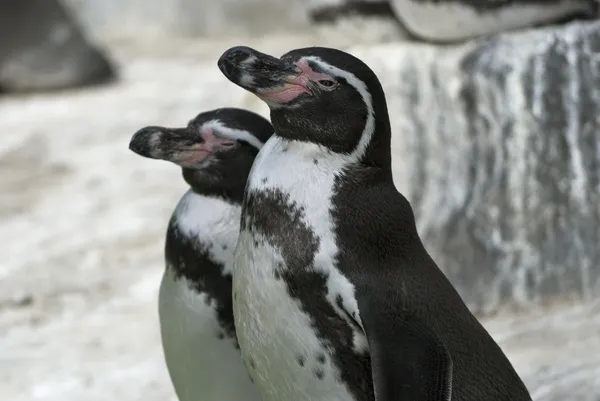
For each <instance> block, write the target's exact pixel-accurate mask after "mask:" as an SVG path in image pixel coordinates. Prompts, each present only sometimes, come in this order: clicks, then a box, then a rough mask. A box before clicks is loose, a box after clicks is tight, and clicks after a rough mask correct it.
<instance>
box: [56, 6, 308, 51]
mask: <svg viewBox="0 0 600 401" xmlns="http://www.w3.org/2000/svg"><path fill="white" fill-rule="evenodd" d="M64 1H65V4H66V5H68V6H69V7H70V8H71V9H72V10H73V11H74V12H75V13H76V15H77V16H78V18H79V19H80V20H81V21H82V23H83V24H84V26H85V27H86V30H89V32H91V33H93V34H94V35H95V36H96V37H101V38H106V39H111V40H112V39H118V40H120V41H131V42H143V41H148V40H150V41H155V40H166V41H169V40H172V39H173V38H177V39H179V38H184V39H185V38H198V37H204V38H209V37H211V38H215V37H223V36H226V37H229V36H247V35H262V34H266V33H269V32H272V31H301V30H304V29H308V28H309V26H310V23H309V20H308V14H307V13H306V6H305V4H304V0H290V1H281V0H220V1H214V0H64Z"/></svg>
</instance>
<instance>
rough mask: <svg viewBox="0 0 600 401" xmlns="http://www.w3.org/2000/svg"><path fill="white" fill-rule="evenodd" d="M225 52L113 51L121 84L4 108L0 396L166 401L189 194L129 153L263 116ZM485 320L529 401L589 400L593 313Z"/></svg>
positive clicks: (161, 169) (597, 372)
mask: <svg viewBox="0 0 600 401" xmlns="http://www.w3.org/2000/svg"><path fill="white" fill-rule="evenodd" d="M234 43H236V42H233V41H232V42H226V41H225V42H223V43H212V44H196V45H195V46H175V45H174V46H172V47H170V48H164V47H163V50H162V51H161V54H160V55H152V53H156V51H154V50H153V49H152V48H151V46H149V47H148V49H146V51H140V50H139V49H138V51H137V54H136V55H133V56H132V55H129V56H125V55H124V54H125V53H123V54H116V55H115V57H116V58H117V59H118V60H120V61H121V64H122V66H123V67H122V71H121V75H122V78H123V79H122V81H121V82H119V83H118V84H114V85H110V86H105V87H97V88H93V89H88V90H77V91H68V92H63V93H59V94H51V95H33V96H20V97H6V98H2V99H0V127H2V134H1V135H0V223H1V224H0V247H1V248H0V254H1V255H2V256H1V258H0V400H11V401H33V400H39V401H58V400H60V401H65V400H86V401H108V400H114V399H122V400H145V401H159V400H160V401H170V400H174V399H175V398H174V395H173V391H172V389H171V386H170V383H169V380H168V377H167V373H166V370H165V367H164V363H163V360H162V355H161V349H160V341H159V333H158V325H157V311H156V297H157V290H158V284H159V279H160V275H161V273H162V267H163V265H162V246H163V236H164V231H165V226H166V222H167V219H168V216H169V214H170V213H171V210H172V208H173V207H174V205H175V202H176V201H177V199H178V198H179V196H180V195H181V194H182V193H183V191H184V184H183V182H182V180H181V179H180V176H179V170H178V169H177V168H176V167H175V166H172V165H170V164H167V163H165V162H158V161H152V160H146V159H142V158H140V157H138V156H136V155H134V154H133V153H131V152H130V151H129V150H128V147H127V145H128V142H129V139H130V137H131V135H132V134H133V133H134V132H135V131H136V130H137V129H138V128H141V127H142V126H145V125H151V124H161V125H167V124H174V125H180V124H185V123H186V122H187V121H188V120H189V119H191V118H192V117H193V116H194V115H195V114H196V113H197V112H199V111H202V110H205V109H208V108H213V107H219V106H224V105H237V106H243V107H248V108H251V109H254V110H257V111H261V112H263V113H264V112H265V108H264V106H263V105H262V104H261V103H259V102H258V101H257V100H256V99H255V98H254V97H252V96H250V95H248V94H246V93H245V92H243V91H242V90H241V89H238V88H236V87H233V86H232V85H231V84H229V83H228V82H227V81H226V80H225V79H224V78H223V77H222V76H221V75H220V73H219V72H218V70H217V69H216V66H215V63H216V55H217V54H219V53H220V52H221V51H222V50H223V49H224V48H226V46H228V45H232V44H234ZM237 43H239V41H237ZM246 43H248V42H246ZM302 44H307V42H305V39H303V38H288V39H285V40H282V39H280V40H278V41H277V43H263V45H262V46H261V49H265V50H266V51H272V50H274V51H276V52H278V53H281V52H282V51H284V50H286V49H287V48H291V47H295V46H296V45H302ZM485 325H486V327H488V329H489V330H490V331H491V333H492V334H493V336H494V337H495V338H496V339H497V340H498V341H499V342H500V344H501V345H502V347H503V348H504V349H505V350H506V352H507V353H508V355H509V357H510V359H511V360H512V361H513V362H514V364H515V366H516V368H517V370H518V371H519V372H520V373H521V374H522V376H523V378H524V380H525V381H526V383H527V385H528V386H529V388H530V389H531V391H532V395H533V397H534V399H535V400H547V401H550V400H556V401H558V400H567V401H568V400H573V401H575V400H582V401H588V400H589V401H592V400H593V401H598V400H600V303H595V304H589V305H585V306H571V307H564V308H562V309H555V310H552V311H543V312H542V311H540V312H537V313H535V314H531V315H527V316H508V317H496V318H493V319H488V320H486V321H485Z"/></svg>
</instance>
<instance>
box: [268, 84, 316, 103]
mask: <svg viewBox="0 0 600 401" xmlns="http://www.w3.org/2000/svg"><path fill="white" fill-rule="evenodd" d="M303 93H308V94H309V95H312V92H311V91H310V90H309V89H308V88H306V87H304V86H303V85H302V84H300V83H298V84H296V83H291V82H290V83H286V84H285V85H284V86H283V87H281V88H275V89H269V90H266V91H262V92H260V93H259V94H258V96H259V97H260V98H261V99H263V100H270V101H273V102H275V103H289V102H291V101H292V100H294V99H295V98H297V97H298V96H300V95H301V94H303Z"/></svg>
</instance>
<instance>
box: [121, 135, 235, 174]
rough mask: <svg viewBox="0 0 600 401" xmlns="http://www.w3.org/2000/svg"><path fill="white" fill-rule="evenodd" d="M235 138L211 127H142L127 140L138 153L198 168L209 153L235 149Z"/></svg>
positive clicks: (133, 150)
mask: <svg viewBox="0 0 600 401" xmlns="http://www.w3.org/2000/svg"><path fill="white" fill-rule="evenodd" d="M236 145H237V141H235V140H233V139H228V138H223V137H220V136H217V135H215V133H214V131H213V130H210V129H201V130H200V131H198V130H197V129H195V128H194V127H187V128H166V127H158V126H150V127H144V128H142V129H140V130H139V131H137V132H136V133H135V134H134V135H133V137H132V138H131V141H130V142H129V149H130V150H131V151H132V152H134V153H137V154H138V155H140V156H143V157H147V158H150V159H162V160H167V161H170V162H172V163H175V164H177V165H179V166H181V167H187V168H194V167H199V166H200V163H201V162H202V161H203V160H205V159H206V158H207V157H208V156H211V155H214V154H215V153H218V152H222V151H225V150H230V149H233V148H235V147H236Z"/></svg>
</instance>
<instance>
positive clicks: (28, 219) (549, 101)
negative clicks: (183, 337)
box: [0, 0, 600, 401]
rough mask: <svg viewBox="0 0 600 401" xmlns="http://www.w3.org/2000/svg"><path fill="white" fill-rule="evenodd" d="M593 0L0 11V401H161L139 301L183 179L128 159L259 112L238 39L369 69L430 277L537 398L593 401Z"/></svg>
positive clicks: (95, 5) (149, 316)
mask: <svg viewBox="0 0 600 401" xmlns="http://www.w3.org/2000/svg"><path fill="white" fill-rule="evenodd" d="M469 4H471V5H469ZM597 6H598V4H597V3H596V1H595V0H546V1H535V2H534V1H533V0H531V1H528V0H520V1H515V2H497V1H485V0H482V1H480V2H470V1H467V0H462V1H459V0H456V1H448V2H437V3H433V2H428V1H426V0H390V2H388V1H367V0H363V1H353V0H304V1H302V0H294V1H286V2H282V1H276V0H244V1H241V0H223V1H210V0H197V1H194V0H164V1H160V2H158V1H141V0H119V1H117V0H64V2H58V1H57V0H0V127H1V128H2V134H1V135H0V221H1V224H0V247H1V248H0V250H1V252H0V255H2V256H1V257H0V400H4V399H6V400H11V401H26V400H27V401H29V400H43V401H51V400H52V401H54V400H59V399H60V400H81V399H85V400H92V401H95V400H98V401H104V400H112V399H115V398H116V397H119V398H123V399H145V400H150V401H154V400H156V401H159V400H165V401H166V400H169V401H170V400H174V399H175V398H174V395H173V392H172V389H171V385H170V382H169V380H168V376H167V373H166V370H165V368H164V363H163V360H162V354H161V349H160V341H159V336H158V321H157V313H156V297H157V289H158V284H159V279H160V275H161V274H162V268H163V262H162V247H163V240H164V231H165V228H166V223H167V220H168V217H169V215H170V213H171V211H172V209H173V207H174V205H175V202H176V201H177V200H178V199H179V197H180V195H181V194H182V193H183V191H184V188H185V185H184V183H183V181H182V180H181V179H180V178H179V170H178V168H177V167H175V166H171V165H168V164H166V163H165V164H162V163H158V162H156V161H150V160H145V159H141V158H139V157H138V156H136V155H133V154H132V153H130V152H129V150H128V146H127V145H128V142H129V139H130V137H131V135H132V134H133V133H134V132H135V131H136V130H137V129H138V128H140V127H142V126H145V125H150V124H160V125H169V124H173V125H176V124H183V123H185V122H187V121H188V120H189V119H191V118H192V117H193V116H195V115H196V114H197V113H198V112H200V111H203V110H206V109H209V108H215V107H221V106H238V107H246V108H249V109H252V110H255V111H258V112H260V113H262V114H265V115H266V114H267V109H266V107H265V106H264V105H263V104H262V103H261V102H260V101H258V100H257V99H256V98H255V97H253V96H252V95H249V94H248V93H246V92H244V91H243V90H241V89H239V88H237V87H235V86H233V85H231V84H230V83H229V82H228V81H227V80H226V79H225V78H224V77H222V75H221V74H220V72H219V71H218V70H217V68H216V59H217V58H218V56H219V55H220V54H221V53H222V52H223V51H224V50H225V49H226V48H227V47H229V46H233V45H239V44H246V45H250V46H254V47H257V48H259V49H261V50H263V51H265V52H272V53H274V54H281V53H284V52H286V51H287V50H290V49H291V48H295V47H302V46H311V45H325V46H334V47H340V48H343V49H345V50H346V51H349V52H351V53H353V54H355V55H357V56H358V57H360V58H362V59H363V60H364V61H365V62H367V64H369V65H370V66H371V67H372V68H373V69H374V70H375V72H376V73H377V74H378V75H379V77H380V79H381V81H382V84H383V86H384V89H385V91H386V94H387V96H388V105H389V109H390V114H391V119H392V123H393V129H394V137H393V141H392V142H393V143H392V146H393V157H394V174H395V180H396V184H397V186H398V188H399V189H400V190H401V191H402V192H403V193H404V194H405V195H406V196H407V197H408V198H409V200H410V201H411V203H412V204H413V207H414V209H415V213H416V216H417V221H418V225H419V230H420V232H421V235H422V237H423V240H424V241H425V243H426V246H427V247H428V249H429V250H430V252H431V253H432V255H433V256H434V258H435V259H436V260H437V261H438V264H439V265H440V266H441V267H442V268H443V269H444V271H445V273H446V274H447V275H448V277H449V278H450V279H451V281H452V282H453V283H454V284H455V285H456V287H457V288H458V290H459V291H460V293H461V294H462V296H463V297H464V299H465V300H466V301H467V303H468V305H469V307H471V308H472V310H473V311H474V312H475V313H477V315H478V316H479V317H480V318H481V319H482V321H483V322H484V324H485V325H486V327H487V328H488V329H489V330H490V332H491V333H492V335H493V336H494V337H495V338H496V339H497V340H498V341H499V342H500V344H501V346H502V347H503V348H504V349H505V350H506V352H507V354H508V356H509V358H510V359H511V360H512V361H513V363H514V364H515V367H516V368H517V370H518V371H519V373H520V374H521V375H522V376H523V378H524V380H525V382H526V383H527V385H528V386H529V388H530V390H531V392H532V395H533V397H534V399H535V400H547V401H551V400H552V401H553V400H557V401H558V400H566V401H569V400H582V401H598V400H600V267H599V263H600V251H599V250H598V249H599V245H598V244H600V206H599V205H600V202H599V201H600V117H599V116H600V21H598V20H597V17H598V14H597ZM532 10H533V11H532Z"/></svg>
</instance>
